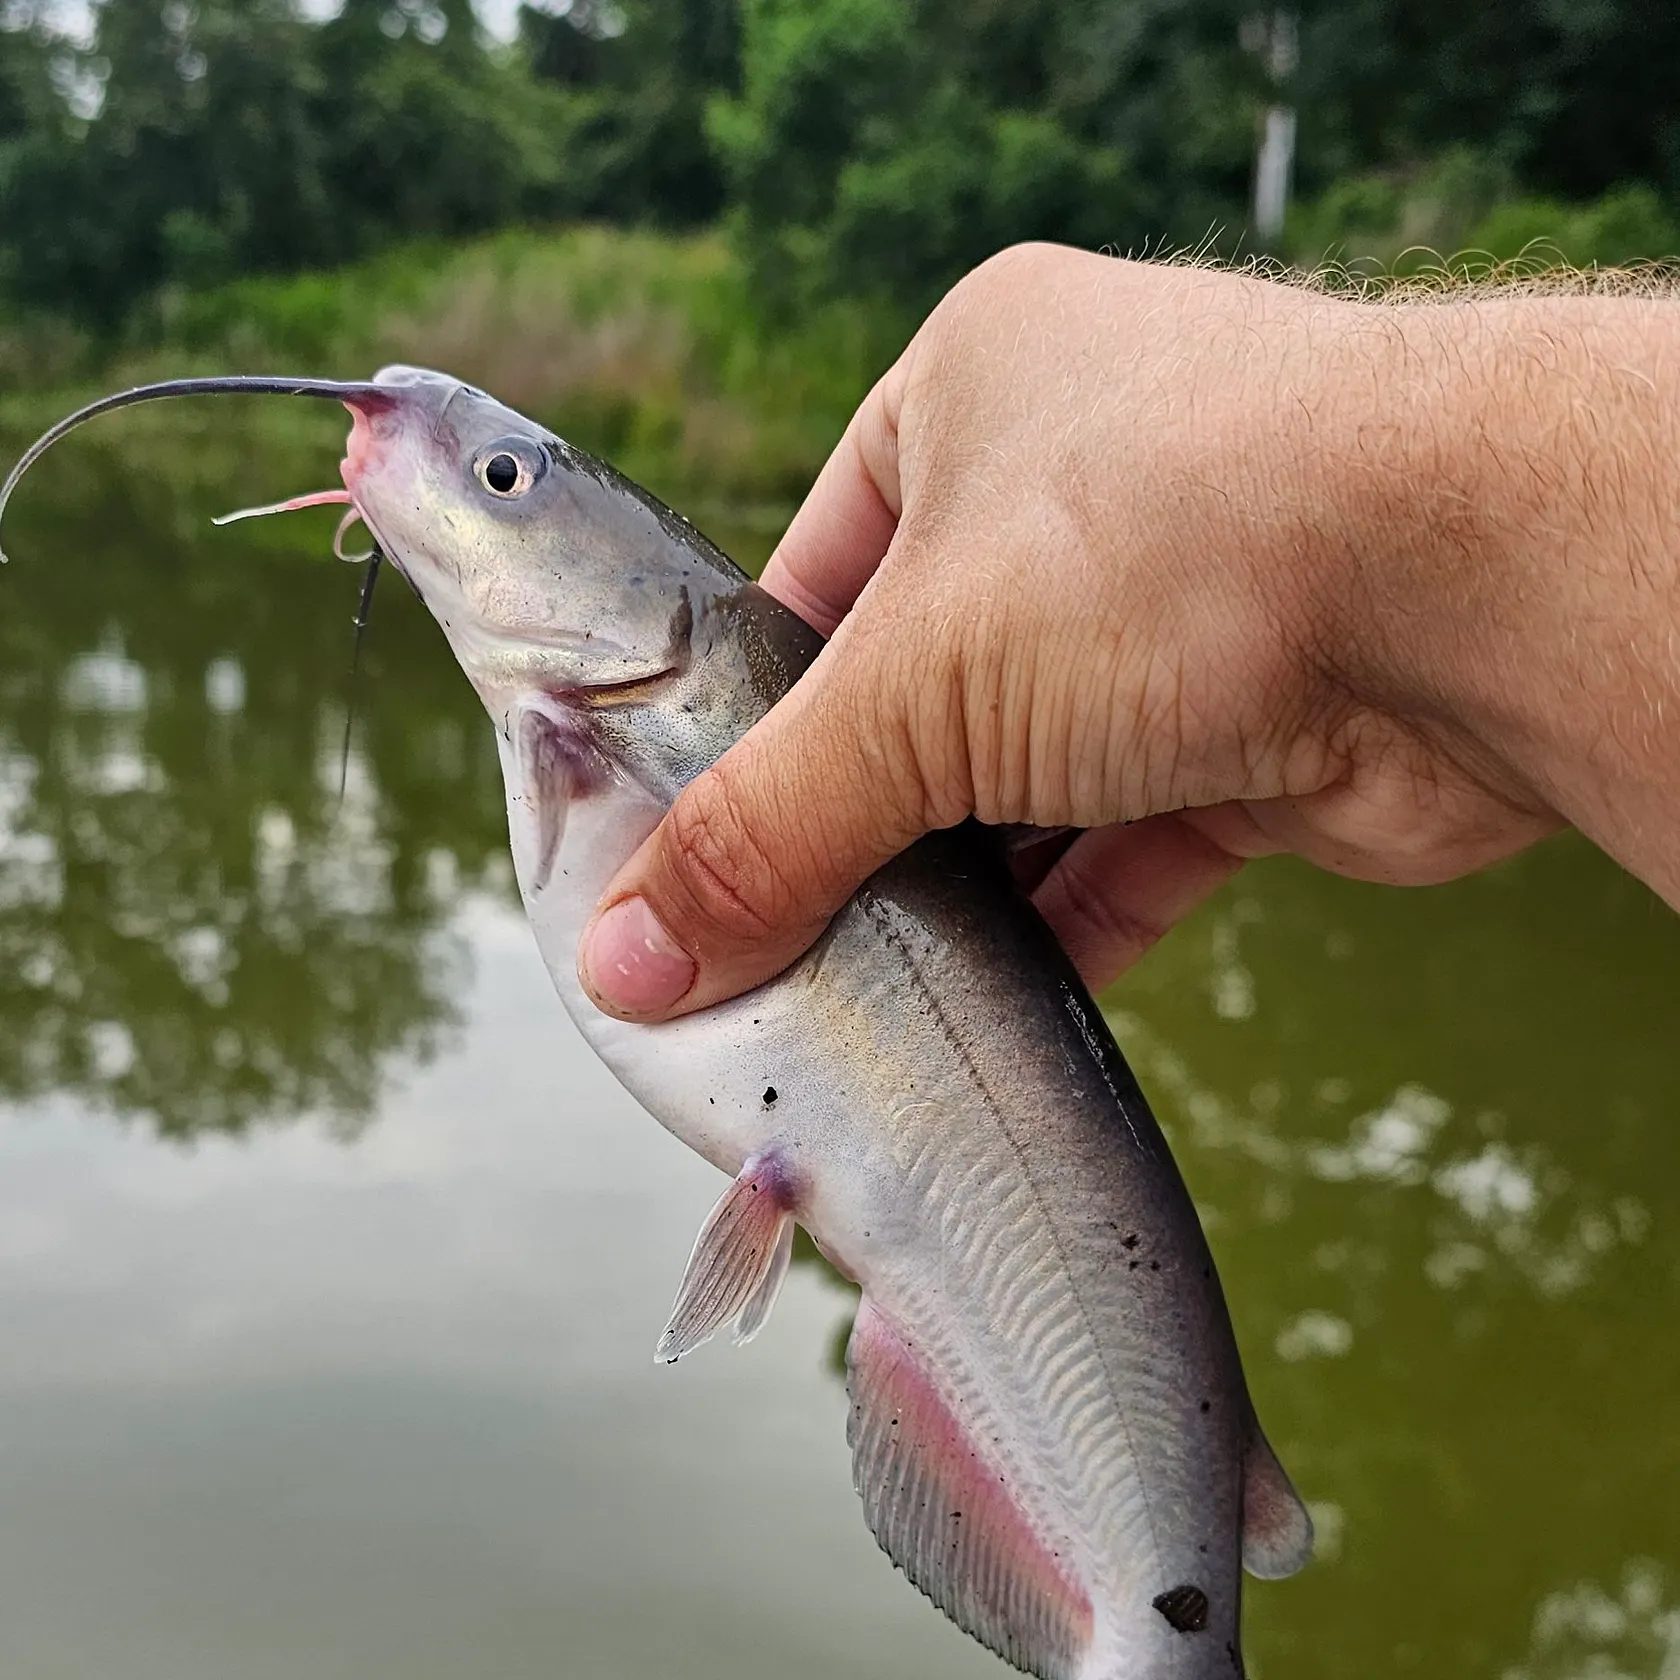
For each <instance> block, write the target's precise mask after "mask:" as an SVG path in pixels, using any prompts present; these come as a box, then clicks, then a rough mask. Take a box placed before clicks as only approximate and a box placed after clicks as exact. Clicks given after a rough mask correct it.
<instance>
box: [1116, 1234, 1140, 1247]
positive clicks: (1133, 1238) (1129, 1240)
mask: <svg viewBox="0 0 1680 1680" xmlns="http://www.w3.org/2000/svg"><path fill="white" fill-rule="evenodd" d="M1137 1245H1138V1234H1137V1232H1136V1231H1133V1232H1132V1234H1131V1235H1130V1236H1129V1237H1122V1238H1121V1239H1120V1246H1121V1247H1122V1248H1136V1247H1137Z"/></svg>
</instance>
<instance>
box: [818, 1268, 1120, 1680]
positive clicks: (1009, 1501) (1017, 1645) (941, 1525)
mask: <svg viewBox="0 0 1680 1680" xmlns="http://www.w3.org/2000/svg"><path fill="white" fill-rule="evenodd" d="M846 1388H847V1393H848V1395H849V1396H850V1398H851V1411H850V1413H849V1414H848V1417H847V1424H846V1438H847V1440H848V1442H849V1443H850V1445H851V1449H852V1481H853V1484H854V1486H855V1487H856V1488H857V1491H858V1495H859V1497H860V1498H861V1499H862V1500H863V1509H864V1515H865V1517H866V1518H867V1519H868V1522H869V1526H870V1529H871V1530H872V1531H873V1533H874V1535H875V1538H876V1539H877V1540H878V1541H879V1542H880V1544H881V1549H882V1551H884V1552H885V1553H886V1554H887V1556H888V1557H890V1558H891V1559H892V1560H893V1562H894V1563H896V1564H897V1565H898V1567H899V1568H900V1569H902V1570H903V1571H904V1573H905V1575H906V1576H907V1577H908V1578H909V1579H910V1581H911V1582H912V1583H913V1584H914V1585H915V1586H917V1587H919V1588H921V1590H922V1591H923V1592H924V1593H926V1594H927V1596H928V1597H929V1598H931V1599H932V1600H933V1602H934V1603H935V1604H937V1605H938V1606H939V1608H940V1609H941V1610H943V1611H944V1612H945V1614H946V1615H947V1616H949V1617H950V1618H951V1620H952V1621H953V1622H955V1623H956V1624H957V1626H958V1627H960V1628H961V1629H962V1630H963V1631H964V1632H965V1633H967V1634H969V1635H971V1636H972V1637H973V1638H975V1639H978V1640H979V1641H980V1642H981V1643H982V1644H983V1645H986V1646H988V1647H989V1648H990V1649H991V1650H993V1651H995V1652H997V1654H998V1655H999V1656H1000V1657H1002V1658H1003V1659H1004V1660H1005V1661H1006V1662H1011V1663H1013V1664H1014V1665H1015V1666H1016V1667H1017V1668H1020V1669H1024V1670H1025V1671H1026V1672H1027V1673H1028V1674H1035V1675H1038V1676H1039V1677H1040V1680H1068V1677H1071V1676H1073V1675H1075V1674H1077V1673H1078V1672H1079V1667H1080V1662H1081V1660H1082V1658H1083V1656H1084V1654H1085V1652H1086V1650H1087V1648H1088V1647H1089V1645H1090V1642H1091V1625H1092V1618H1091V1604H1090V1600H1089V1598H1088V1597H1087V1596H1086V1594H1085V1593H1084V1592H1083V1591H1082V1590H1081V1589H1080V1587H1079V1585H1078V1583H1077V1581H1076V1580H1075V1579H1074V1577H1073V1574H1072V1571H1071V1570H1070V1569H1069V1567H1068V1566H1067V1565H1066V1564H1065V1563H1064V1562H1063V1560H1062V1558H1061V1557H1060V1556H1058V1554H1057V1552H1056V1551H1055V1550H1054V1549H1053V1548H1052V1546H1051V1545H1048V1544H1046V1542H1045V1541H1044V1540H1043V1539H1042V1538H1041V1537H1040V1536H1039V1535H1038V1533H1037V1532H1036V1531H1035V1529H1034V1526H1033V1524H1032V1522H1031V1521H1030V1520H1029V1518H1028V1517H1027V1515H1026V1513H1025V1512H1024V1511H1023V1510H1022V1509H1021V1507H1020V1506H1019V1505H1018V1504H1017V1503H1016V1500H1015V1499H1014V1497H1013V1496H1012V1495H1011V1493H1010V1489H1009V1484H1008V1481H1007V1478H1006V1477H1005V1476H1004V1475H1003V1474H1002V1473H1001V1471H1000V1469H999V1467H998V1465H997V1464H996V1462H995V1461H994V1459H993V1457H992V1455H991V1454H989V1453H988V1452H987V1451H985V1450H984V1444H983V1441H982V1440H981V1438H980V1437H979V1436H978V1435H977V1433H976V1431H975V1430H974V1429H972V1428H971V1427H970V1425H969V1424H968V1422H967V1421H966V1420H965V1419H964V1418H962V1417H960V1416H959V1415H958V1413H957V1411H956V1410H955V1409H954V1408H953V1407H952V1406H951V1405H950V1404H948V1403H947V1402H946V1401H945V1400H944V1399H943V1398H942V1397H941V1395H940V1393H939V1389H938V1387H937V1385H936V1383H935V1382H934V1380H933V1379H932V1377H931V1376H930V1374H929V1372H928V1369H927V1367H926V1365H925V1363H924V1362H923V1360H922V1359H921V1358H920V1357H919V1356H918V1354H917V1353H916V1351H915V1348H914V1346H913V1345H912V1344H911V1343H910V1342H909V1341H908V1339H907V1338H906V1337H905V1336H904V1335H903V1334H901V1333H900V1332H899V1330H898V1329H897V1327H896V1326H895V1325H893V1324H892V1323H891V1322H890V1321H889V1320H888V1319H887V1318H886V1317H885V1316H884V1315H882V1314H881V1313H879V1312H877V1311H876V1310H875V1308H874V1307H873V1306H872V1305H871V1303H870V1301H869V1298H868V1297H867V1296H865V1297H864V1299H863V1301H862V1303H861V1304H860V1306H859V1308H858V1315H857V1321H856V1323H855V1324H854V1325H853V1326H852V1338H851V1342H850V1344H849V1346H848V1348H847V1351H846Z"/></svg>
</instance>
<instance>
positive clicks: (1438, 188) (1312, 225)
mask: <svg viewBox="0 0 1680 1680" xmlns="http://www.w3.org/2000/svg"><path fill="white" fill-rule="evenodd" d="M1286 249H1287V250H1288V253H1289V255H1290V256H1291V257H1292V259H1293V260H1294V261H1296V262H1297V263H1299V264H1301V265H1302V266H1304V267H1308V268H1313V267H1316V266H1318V265H1319V264H1320V263H1324V262H1331V263H1345V264H1350V265H1353V266H1355V267H1359V266H1362V265H1363V266H1369V265H1375V266H1376V267H1377V268H1379V269H1382V270H1387V271H1391V272H1395V273H1400V274H1406V273H1417V272H1420V271H1422V270H1424V269H1426V268H1438V267H1440V266H1442V265H1443V264H1445V265H1447V266H1448V267H1450V268H1453V269H1456V270H1461V271H1464V272H1467V273H1471V274H1478V273H1484V272H1487V271H1490V270H1492V269H1493V268H1494V267H1496V266H1498V265H1504V264H1512V263H1515V264H1518V265H1520V266H1522V267H1525V268H1545V267H1551V266H1555V265H1557V264H1560V263H1568V264H1570V265H1572V266H1574V267H1578V268H1579V267H1591V266H1594V265H1598V266H1603V267H1621V266H1625V265H1627V264H1630V263H1639V262H1650V261H1666V260H1671V259H1672V258H1674V257H1675V256H1676V255H1680V222H1677V221H1676V219H1675V216H1674V214H1673V212H1672V211H1670V210H1669V208H1668V207H1667V205H1666V204H1665V203H1664V202H1663V200H1662V199H1661V198H1660V197H1659V196H1658V194H1657V193H1656V192H1655V191H1654V190H1653V189H1652V188H1651V187H1649V186H1644V185H1632V186H1623V187H1618V188H1616V189H1615V190H1613V191H1611V192H1608V193H1606V194H1605V195H1604V196H1603V197H1601V198H1598V199H1595V200H1592V201H1590V202H1588V203H1586V204H1567V203H1564V202H1562V201H1560V200H1558V199H1553V198H1542V197H1538V196H1531V195H1525V194H1522V193H1521V192H1520V191H1519V190H1518V189H1517V188H1516V187H1515V185H1514V183H1513V181H1512V179H1511V175H1510V172H1509V171H1508V170H1506V169H1503V168H1501V167H1499V166H1498V165H1496V164H1493V163H1491V162H1490V161H1489V160H1488V159H1486V158H1485V157H1482V156H1479V155H1478V154H1475V153H1472V152H1468V151H1464V150H1458V151H1454V152H1449V153H1448V154H1447V155H1446V156H1445V157H1443V158H1440V159H1438V160H1436V162H1435V163H1434V164H1433V165H1431V166H1430V167H1429V168H1427V169H1423V170H1420V171H1417V172H1415V173H1414V174H1412V175H1411V176H1410V177H1409V178H1404V177H1401V176H1399V175H1395V174H1389V175H1365V176H1356V177H1354V178H1352V179H1349V180H1345V181H1339V182H1337V183H1335V184H1334V185H1333V186H1331V187H1329V188H1328V189H1326V191H1325V192H1323V193H1322V194H1320V195H1319V196H1318V197H1317V198H1316V199H1313V200H1310V201H1308V202H1307V203H1305V204H1302V205H1300V206H1299V207H1298V208H1297V210H1296V212H1295V214H1294V215H1293V216H1292V217H1291V220H1290V225H1289V228H1288V230H1287V234H1286Z"/></svg>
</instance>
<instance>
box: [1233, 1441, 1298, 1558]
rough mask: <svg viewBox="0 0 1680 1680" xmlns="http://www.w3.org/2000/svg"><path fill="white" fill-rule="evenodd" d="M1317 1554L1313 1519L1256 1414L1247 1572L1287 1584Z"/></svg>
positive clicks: (1249, 1462) (1248, 1464)
mask: <svg viewBox="0 0 1680 1680" xmlns="http://www.w3.org/2000/svg"><path fill="white" fill-rule="evenodd" d="M1312 1551H1313V1525H1312V1518H1311V1517H1310V1516H1309V1515H1308V1514H1307V1508H1306V1506H1305V1505H1303V1504H1302V1503H1301V1496H1300V1494H1298V1493H1297V1492H1296V1491H1295V1486H1294V1483H1292V1482H1291V1481H1290V1479H1289V1476H1288V1473H1287V1472H1286V1471H1285V1470H1284V1468H1283V1466H1282V1465H1281V1464H1280V1463H1278V1456H1277V1454H1276V1453H1275V1452H1273V1451H1272V1447H1271V1443H1270V1442H1269V1441H1268V1440H1267V1439H1266V1436H1265V1433H1264V1432H1263V1431H1262V1430H1261V1428H1260V1424H1259V1420H1258V1419H1256V1418H1254V1417H1253V1416H1252V1414H1251V1415H1250V1419H1249V1425H1248V1446H1247V1449H1246V1451H1245V1452H1244V1455H1243V1534H1242V1561H1243V1568H1244V1569H1246V1570H1247V1571H1248V1572H1249V1574H1250V1575H1252V1576H1254V1577H1255V1579H1256V1580H1260V1581H1281V1580H1282V1579H1283V1577H1284V1576H1285V1575H1293V1574H1294V1573H1295V1571H1296V1570H1297V1569H1303V1568H1305V1567H1306V1565H1307V1564H1308V1563H1309V1562H1311V1560H1312Z"/></svg>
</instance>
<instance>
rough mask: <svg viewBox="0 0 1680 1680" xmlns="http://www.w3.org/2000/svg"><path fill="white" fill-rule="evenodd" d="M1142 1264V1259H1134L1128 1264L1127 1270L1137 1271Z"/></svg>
mask: <svg viewBox="0 0 1680 1680" xmlns="http://www.w3.org/2000/svg"><path fill="white" fill-rule="evenodd" d="M1142 1264H1143V1262H1142V1261H1141V1260H1134V1261H1132V1263H1131V1264H1130V1265H1129V1266H1127V1268H1126V1270H1127V1271H1128V1272H1135V1271H1136V1270H1137V1269H1138V1267H1139V1266H1141V1265H1142Z"/></svg>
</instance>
